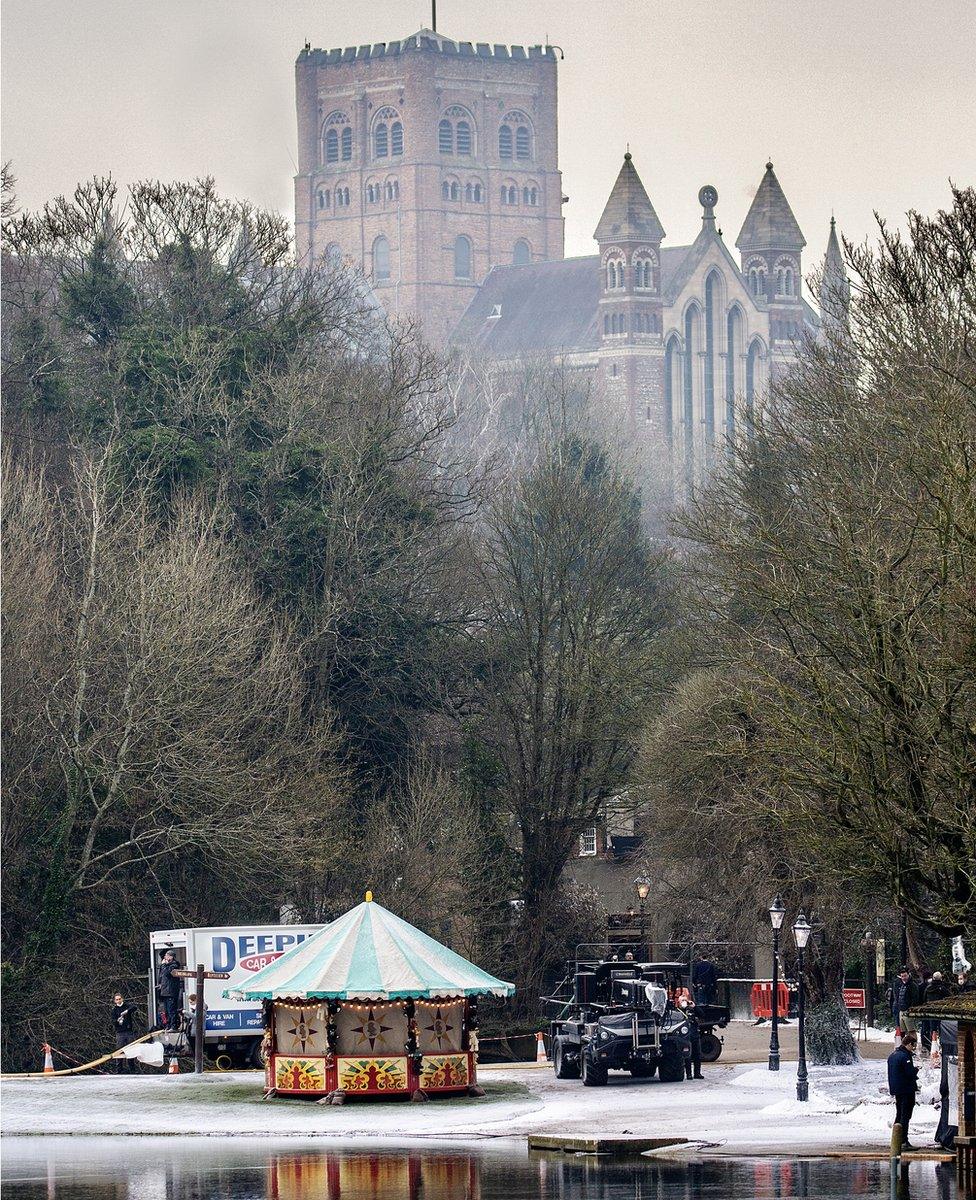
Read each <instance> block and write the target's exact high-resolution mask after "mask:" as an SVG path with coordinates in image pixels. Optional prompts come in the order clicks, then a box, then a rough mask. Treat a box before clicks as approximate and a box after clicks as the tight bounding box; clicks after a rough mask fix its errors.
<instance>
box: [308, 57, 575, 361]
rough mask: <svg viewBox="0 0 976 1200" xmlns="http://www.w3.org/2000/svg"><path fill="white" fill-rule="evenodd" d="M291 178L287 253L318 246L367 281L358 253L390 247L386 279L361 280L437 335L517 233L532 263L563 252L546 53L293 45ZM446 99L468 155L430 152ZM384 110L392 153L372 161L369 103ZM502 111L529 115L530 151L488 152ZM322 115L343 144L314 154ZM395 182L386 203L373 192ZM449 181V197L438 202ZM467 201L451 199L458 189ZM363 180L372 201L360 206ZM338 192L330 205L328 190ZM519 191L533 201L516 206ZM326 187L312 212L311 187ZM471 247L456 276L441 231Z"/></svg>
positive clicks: (552, 84)
mask: <svg viewBox="0 0 976 1200" xmlns="http://www.w3.org/2000/svg"><path fill="white" fill-rule="evenodd" d="M296 102H297V112H298V137H299V173H298V175H297V176H296V177H295V235H296V244H297V249H298V253H299V254H300V255H303V256H304V255H309V254H310V255H312V256H313V257H316V258H317V257H320V256H322V255H324V254H325V253H326V252H327V250H328V248H329V247H330V246H333V245H334V246H336V247H338V250H339V252H340V253H341V254H342V256H343V257H344V258H345V259H347V260H348V261H349V262H350V263H351V264H352V265H353V266H355V267H357V268H361V269H362V270H363V272H364V274H366V275H367V277H370V278H372V274H373V262H372V247H373V244H374V241H375V239H376V238H377V237H379V236H381V235H382V236H384V237H386V238H387V239H388V241H389V244H390V278H389V279H388V280H374V286H375V288H376V293H377V295H378V296H379V298H380V300H381V301H382V302H383V304H384V306H385V307H386V309H387V311H388V312H389V313H390V314H391V315H392V316H399V317H404V318H419V319H420V320H421V321H422V322H423V325H424V329H425V332H426V333H427V335H428V336H429V337H430V338H431V339H432V340H433V341H435V342H443V340H444V339H445V338H446V336H447V334H448V333H449V332H450V330H451V329H452V328H453V326H454V324H455V323H456V322H457V320H458V318H459V317H460V315H461V313H462V312H463V311H464V309H465V308H466V307H467V305H468V303H469V302H470V300H471V298H472V297H473V295H474V294H475V291H476V290H477V287H478V285H479V284H480V283H481V282H482V281H483V280H484V277H485V275H486V274H487V273H488V271H489V270H490V269H491V267H492V266H494V265H496V264H502V263H510V262H512V259H513V254H514V249H515V245H516V243H517V242H518V241H519V240H524V241H526V242H527V243H528V245H529V247H530V251H531V258H532V261H545V260H551V259H558V258H562V257H563V217H562V182H561V177H560V174H559V169H558V166H557V152H558V144H557V133H556V116H557V113H556V102H557V101H556V58H555V54H554V52H553V50H552V49H551V47H545V48H543V47H540V46H535V47H531V48H530V49H528V50H524V49H523V48H522V47H520V46H513V47H511V48H509V47H507V46H494V47H492V46H488V45H478V46H476V47H475V46H472V45H471V44H470V43H463V42H462V43H458V44H455V43H452V42H448V41H446V40H435V39H434V38H433V37H419V38H411V39H408V40H407V41H406V42H394V43H390V44H389V45H380V46H374V47H370V46H363V47H359V48H358V49H356V48H352V49H348V50H332V51H327V52H326V51H321V50H310V51H303V52H302V53H301V54H300V55H299V58H298V61H297V63H296ZM454 106H459V107H461V108H463V109H465V110H467V111H468V112H469V113H470V114H471V117H472V124H473V126H474V144H473V146H472V153H471V154H470V155H465V156H458V155H456V154H450V155H448V154H441V153H440V150H439V140H438V126H439V122H440V120H441V118H442V116H444V114H445V112H446V111H447V110H449V109H450V108H452V107H454ZM384 107H390V108H393V109H395V110H396V112H397V114H398V116H399V119H400V121H401V122H402V124H403V130H404V148H403V149H404V152H403V154H402V156H399V157H392V156H387V157H386V158H376V156H375V154H374V153H373V145H372V143H371V137H370V130H371V126H372V124H373V122H374V120H375V116H376V114H377V113H378V112H379V111H380V109H382V108H384ZM510 111H519V112H523V113H525V114H526V115H527V116H528V118H529V121H530V125H531V130H532V138H531V155H530V157H529V158H528V159H522V160H520V159H518V158H513V159H511V160H508V159H502V158H501V157H500V155H499V144H498V131H499V126H500V124H501V122H502V118H503V117H504V116H505V115H506V114H507V113H509V112H510ZM333 112H342V113H344V114H345V115H346V116H347V117H348V122H349V124H350V125H351V128H352V152H351V157H350V158H349V159H348V160H346V161H339V162H337V163H334V164H328V163H326V162H324V153H323V122H324V121H326V119H327V118H328V117H329V115H330V114H331V113H333ZM393 181H396V183H397V185H398V189H399V191H398V198H397V197H390V196H389V195H388V194H387V186H386V185H387V184H388V183H391V182H393ZM445 181H447V182H448V184H450V183H452V182H457V184H458V188H459V192H460V197H459V199H457V200H445V199H444V198H443V191H442V189H443V185H444V183H445ZM469 183H470V184H475V183H478V184H480V185H481V189H482V199H481V201H480V202H477V201H475V200H468V199H466V198H465V189H466V186H467V185H468V184H469ZM370 184H375V185H377V187H378V189H379V192H380V199H379V200H377V201H374V202H369V201H368V200H367V187H368V185H370ZM503 185H505V186H506V187H515V188H516V190H517V196H518V203H517V204H514V205H511V204H503V203H502V199H501V189H502V186H503ZM336 188H340V189H346V188H348V192H349V204H348V206H340V207H336V205H335V203H334V197H335V189H336ZM525 188H529V189H533V188H534V189H535V193H536V200H537V203H536V204H535V205H534V206H532V205H527V204H525V203H524V202H523V191H524V189H525ZM326 189H327V190H328V191H329V193H330V205H329V207H328V208H320V207H319V204H318V199H317V196H318V193H319V191H320V190H323V191H324V190H326ZM459 235H464V236H465V237H467V238H469V239H470V242H471V246H472V252H473V254H472V271H471V277H470V279H457V278H455V270H454V266H455V264H454V245H455V239H456V238H457V237H458V236H459Z"/></svg>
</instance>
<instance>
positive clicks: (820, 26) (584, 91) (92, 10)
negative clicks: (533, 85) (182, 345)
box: [3, 0, 976, 270]
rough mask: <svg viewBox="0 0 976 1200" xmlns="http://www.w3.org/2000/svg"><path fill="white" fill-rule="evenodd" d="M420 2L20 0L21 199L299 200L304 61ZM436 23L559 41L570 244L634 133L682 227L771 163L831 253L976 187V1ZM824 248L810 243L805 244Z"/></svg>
mask: <svg viewBox="0 0 976 1200" xmlns="http://www.w3.org/2000/svg"><path fill="white" fill-rule="evenodd" d="M429 14H430V8H429V4H425V3H422V2H421V0H416V2H415V0H372V2H371V3H370V4H368V5H366V4H356V3H342V4H339V3H335V2H334V0H320V2H319V3H311V2H309V0H166V2H157V0H4V3H3V157H4V158H5V159H10V160H12V162H13V167H14V171H15V173H16V175H17V177H18V181H19V183H18V192H19V195H20V198H21V202H22V204H24V205H26V206H28V207H33V206H36V205H38V204H40V203H41V202H42V201H44V200H45V199H47V198H49V197H51V196H53V195H56V194H57V193H59V192H62V191H65V190H70V189H71V188H72V187H73V186H74V184H75V182H76V181H78V180H79V179H82V178H85V177H88V176H91V175H93V174H103V173H112V174H113V175H114V176H115V177H116V178H117V179H119V180H120V181H122V182H125V181H129V180H133V179H139V178H145V177H149V176H152V177H158V178H163V179H174V178H190V177H193V176H197V175H207V174H210V175H213V176H215V178H216V180H217V183H218V185H219V187H220V188H221V190H222V191H223V192H225V193H227V194H230V195H234V196H243V197H247V198H248V199H250V200H252V201H254V202H256V203H258V204H261V205H265V206H270V207H275V208H278V209H280V210H282V211H283V212H285V213H286V214H287V215H288V216H289V217H290V216H291V213H292V175H293V174H294V170H295V166H294V163H295V115H294V114H295V110H294V95H293V80H294V76H293V66H294V60H295V57H296V55H297V53H298V51H299V50H300V49H301V46H302V44H303V43H304V42H305V40H306V39H308V40H309V41H310V42H311V43H312V45H313V46H320V47H322V48H326V49H327V48H331V47H334V46H351V45H359V44H363V43H366V42H379V41H392V40H395V39H398V38H402V37H406V36H407V35H408V34H410V33H413V32H415V31H416V30H417V29H418V28H419V27H421V26H422V25H427V24H429V21H430V15H429ZM438 25H439V29H440V32H442V33H444V34H446V35H447V36H449V37H453V38H457V39H459V40H466V41H485V42H509V43H512V42H518V43H522V44H533V43H537V42H541V41H544V40H545V38H546V35H547V34H548V37H549V40H550V41H551V42H553V43H555V44H557V45H559V46H561V47H562V48H563V50H564V51H565V55H566V58H565V61H564V62H562V63H561V64H560V75H559V98H560V121H559V132H560V166H561V168H562V172H563V188H564V190H565V191H566V192H567V193H568V195H569V197H570V203H569V204H568V205H567V206H566V208H565V210H564V211H565V214H566V252H567V254H588V253H591V252H592V251H593V250H594V248H595V247H594V245H593V242H592V240H591V236H592V232H593V230H594V229H595V227H596V223H597V220H598V219H599V216H600V212H601V209H602V207H603V203H604V201H605V199H606V196H607V194H608V192H609V190H610V187H611V185H612V184H613V180H614V178H615V176H616V173H617V169H618V167H619V165H620V159H621V156H622V154H623V152H624V150H625V149H626V146H627V143H628V142H629V144H630V149H631V151H632V153H633V155H634V162H635V165H636V166H637V168H638V170H639V171H640V173H641V176H642V178H643V180H644V183H645V185H646V187H647V190H648V193H649V194H650V197H651V199H652V201H653V202H654V205H655V207H656V208H657V211H658V214H659V216H660V218H661V220H662V222H663V224H664V227H665V229H666V230H667V233H668V239H667V240H668V242H670V243H671V244H676V243H681V242H685V241H689V240H690V239H691V238H693V237H694V236H695V234H696V233H697V230H698V228H699V219H700V209H698V207H697V202H696V195H697V192H698V188H699V187H700V186H701V184H703V183H706V182H707V183H713V184H715V185H716V186H717V188H718V190H719V195H720V199H719V204H718V209H717V214H718V217H719V222H720V224H721V225H722V227H723V228H724V231H725V235H726V239H727V240H728V241H729V242H730V243H731V242H733V241H734V240H735V236H736V234H737V233H738V230H739V226H740V225H741V222H742V219H743V217H744V215H745V211H746V208H747V206H748V203H749V200H750V199H751V196H752V193H753V192H754V191H755V188H756V186H757V184H758V183H759V180H760V178H761V176H762V173H763V166H764V164H765V162H766V159H767V157H771V158H772V159H773V162H774V163H775V165H776V172H777V175H778V176H779V179H780V182H781V183H782V185H783V187H784V189H785V191H786V194H787V196H788V197H789V199H790V202H791V203H792V205H793V209H794V212H795V213H796V216H797V218H798V220H799V222H800V225H801V227H802V228H803V230H804V233H805V234H806V237H807V242H808V247H807V257H806V260H805V263H804V269H805V270H809V269H810V268H811V267H813V266H814V265H815V264H814V261H813V257H814V256H816V257H818V258H819V256H820V255H822V253H823V247H824V241H825V238H826V230H827V222H828V220H829V217H830V213H831V210H832V209H833V210H834V211H835V212H836V215H837V219H838V223H839V224H840V226H841V228H842V229H843V231H844V232H845V233H847V234H848V235H849V236H852V237H854V238H855V239H857V240H860V239H861V238H863V237H865V236H866V235H867V234H868V233H869V232H870V229H871V227H872V210H874V209H878V210H880V211H881V212H882V213H884V214H885V215H887V216H889V217H891V218H892V219H896V220H897V219H898V218H899V217H900V216H901V214H903V213H904V212H905V210H906V209H908V208H911V207H915V208H918V209H921V210H922V211H926V212H931V211H934V209H935V208H937V207H939V206H942V205H944V204H945V203H946V201H947V196H948V180H949V179H950V178H951V179H952V180H953V181H955V182H958V183H973V182H976V70H974V65H973V63H974V53H973V47H974V46H976V5H974V3H973V0H929V2H928V3H925V2H923V3H918V0H888V2H887V3H881V2H880V0H877V2H875V0H707V2H706V0H656V2H651V0H616V2H615V3H607V4H599V3H583V2H582V0H562V2H561V3H556V2H555V0H535V2H534V3H532V4H527V3H524V2H516V0H493V3H492V4H490V5H489V4H486V3H484V0H480V2H478V3H475V0H440V3H439V4H438ZM811 252H812V253H811Z"/></svg>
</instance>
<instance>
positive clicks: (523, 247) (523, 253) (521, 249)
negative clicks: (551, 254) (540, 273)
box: [512, 238, 532, 267]
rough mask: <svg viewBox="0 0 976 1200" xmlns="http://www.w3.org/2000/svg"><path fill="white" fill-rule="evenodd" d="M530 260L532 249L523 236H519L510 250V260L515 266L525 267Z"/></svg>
mask: <svg viewBox="0 0 976 1200" xmlns="http://www.w3.org/2000/svg"><path fill="white" fill-rule="evenodd" d="M531 261H532V251H531V249H530V248H529V243H528V242H527V241H526V240H525V238H519V240H518V241H517V242H516V243H515V248H514V250H513V251H512V262H513V263H514V264H515V266H516V267H527V266H528V265H529V263H530V262H531Z"/></svg>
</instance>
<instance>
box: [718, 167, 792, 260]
mask: <svg viewBox="0 0 976 1200" xmlns="http://www.w3.org/2000/svg"><path fill="white" fill-rule="evenodd" d="M735 244H736V246H737V247H738V248H739V249H740V250H742V251H743V252H746V251H750V250H790V251H793V252H794V253H797V254H798V253H799V252H800V251H801V250H802V249H803V247H804V246H805V245H806V244H807V243H806V238H804V236H803V234H802V232H801V230H800V226H799V225H798V224H797V220H796V217H794V215H793V210H792V208H790V203H789V201H788V200H787V199H786V196H785V194H784V192H783V189H782V187H781V186H780V182H779V180H778V179H777V178H776V172H775V171H774V170H773V164H772V161H769V162H767V163H766V173H765V175H763V177H762V181H761V182H760V184H759V187H758V188H757V190H756V195H755V197H754V198H753V201H752V204H751V206H750V208H749V212H748V213H747V214H746V219H745V221H743V223H742V228H741V229H740V230H739V236H738V237H737V238H736V239H735Z"/></svg>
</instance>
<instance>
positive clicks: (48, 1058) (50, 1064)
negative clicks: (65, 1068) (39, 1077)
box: [41, 1042, 54, 1075]
mask: <svg viewBox="0 0 976 1200" xmlns="http://www.w3.org/2000/svg"><path fill="white" fill-rule="evenodd" d="M41 1049H42V1050H43V1051H44V1074H45V1075H53V1074H54V1056H53V1055H52V1054H51V1047H50V1046H49V1045H48V1044H47V1042H45V1043H44V1044H43V1046H42V1047H41Z"/></svg>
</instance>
